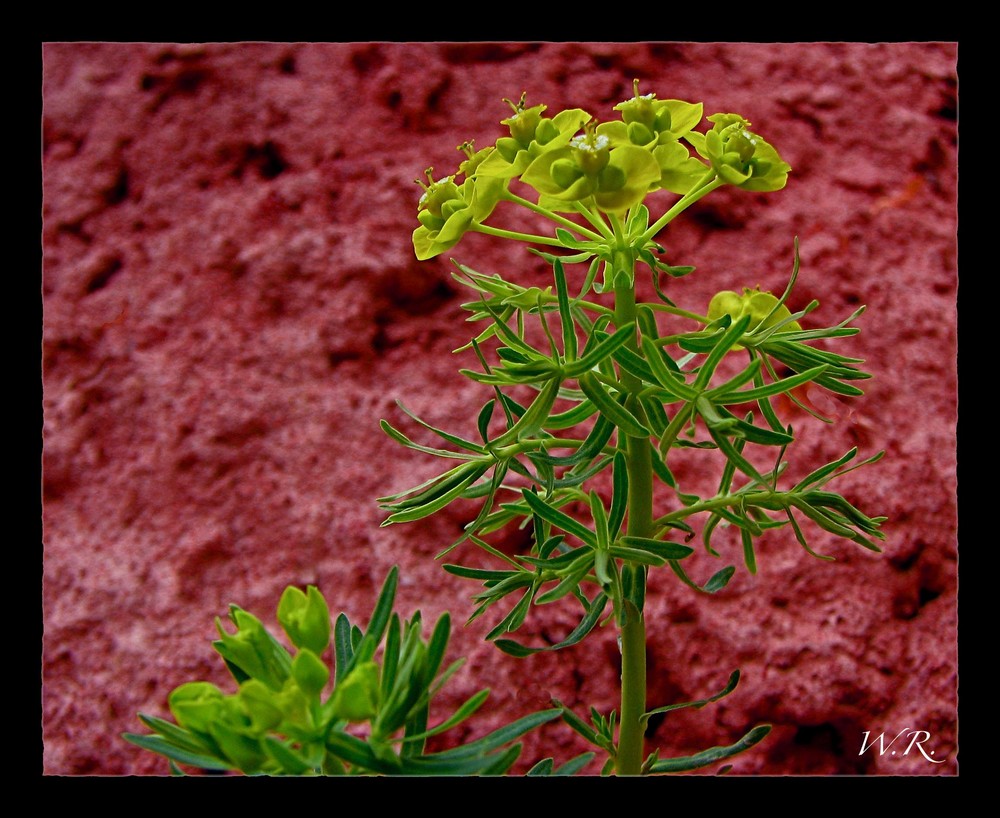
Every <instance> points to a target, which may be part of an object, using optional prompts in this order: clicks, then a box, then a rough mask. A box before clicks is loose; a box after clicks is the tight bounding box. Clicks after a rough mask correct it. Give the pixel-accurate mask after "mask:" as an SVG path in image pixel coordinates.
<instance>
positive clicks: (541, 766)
mask: <svg viewBox="0 0 1000 818" xmlns="http://www.w3.org/2000/svg"><path fill="white" fill-rule="evenodd" d="M554 766H555V763H554V762H553V761H552V759H551V758H543V759H542V760H541V761H539V762H538V763H537V764H536V765H535V766H534V767H532V768H531V769H530V770H528V772H526V773H525V775H527V776H539V775H552V768H553V767H554Z"/></svg>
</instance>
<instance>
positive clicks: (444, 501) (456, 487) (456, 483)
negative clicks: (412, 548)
mask: <svg viewBox="0 0 1000 818" xmlns="http://www.w3.org/2000/svg"><path fill="white" fill-rule="evenodd" d="M465 465H467V466H471V467H472V468H470V469H465V470H463V472H462V474H461V475H459V476H456V477H455V478H453V479H449V480H448V481H447V482H446V483H445V484H443V485H447V486H448V489H447V491H444V492H443V493H441V492H440V491H439V490H440V488H441V487H440V486H439V487H437V488H438V491H435V492H433V493H432V494H431V496H430V499H426V496H425V499H426V502H424V503H423V505H417V506H412V505H407V506H405V507H404V508H403V509H402V510H400V511H397V512H395V513H393V514H390V515H389V516H388V517H387V518H386V519H385V521H384V522H383V523H382V525H383V526H387V525H391V524H393V523H408V522H413V521H414V520H422V519H423V518H424V517H428V516H430V515H431V514H433V513H434V512H435V511H439V510H441V509H442V508H444V507H445V506H447V505H448V504H449V503H451V501H452V500H455V499H456V498H458V497H460V496H461V495H462V493H463V492H464V491H465V489H466V488H468V487H469V485H470V484H472V483H473V482H475V481H476V480H478V479H479V478H480V477H482V476H483V474H484V473H485V472H486V470H487V469H488V468H489V464H488V463H482V462H478V463H477V462H473V463H467V464H465ZM397 507H398V506H397Z"/></svg>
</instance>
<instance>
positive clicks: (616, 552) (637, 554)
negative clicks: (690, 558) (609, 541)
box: [608, 545, 666, 566]
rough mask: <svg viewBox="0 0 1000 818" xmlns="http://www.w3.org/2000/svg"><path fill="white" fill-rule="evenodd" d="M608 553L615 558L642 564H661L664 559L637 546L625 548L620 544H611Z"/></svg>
mask: <svg viewBox="0 0 1000 818" xmlns="http://www.w3.org/2000/svg"><path fill="white" fill-rule="evenodd" d="M608 554H609V555H610V556H612V557H615V558H616V559H620V560H627V561H629V562H638V563H642V564H643V565H657V566H658V565H663V564H664V563H665V562H666V560H665V559H664V558H663V557H661V556H659V555H657V554H653V553H650V552H649V551H646V550H643V549H639V548H626V547H624V546H621V545H612V546H611V547H610V548H609V549H608Z"/></svg>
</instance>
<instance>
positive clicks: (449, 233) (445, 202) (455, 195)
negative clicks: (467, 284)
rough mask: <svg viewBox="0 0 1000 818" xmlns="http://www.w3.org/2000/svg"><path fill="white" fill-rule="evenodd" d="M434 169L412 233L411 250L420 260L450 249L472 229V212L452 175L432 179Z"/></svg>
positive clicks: (429, 176)
mask: <svg viewBox="0 0 1000 818" xmlns="http://www.w3.org/2000/svg"><path fill="white" fill-rule="evenodd" d="M433 172H434V168H428V169H427V170H426V171H425V173H426V174H427V181H428V183H429V184H427V185H424V184H423V182H421V181H420V180H419V179H418V180H417V183H418V184H420V185H423V187H424V193H423V195H422V196H421V197H420V201H419V203H418V204H417V220H418V221H419V222H420V227H418V228H417V229H416V230H414V231H413V249H414V251H415V252H416V254H417V258H418V259H419V260H420V261H425V260H426V259H429V258H433V257H434V256H437V255H440V254H441V253H443V252H445V251H446V250H450V249H451V248H452V247H454V246H455V245H456V244H458V241H459V239H461V238H462V236H463V235H464V234H465V231H466V230H468V229H469V227H471V226H472V222H473V211H472V207H471V203H470V202H469V201H467V200H466V198H465V195H463V193H464V192H468V191H463V190H462V189H461V188H460V187H459V186H458V185H456V184H455V177H454V176H445V177H444V178H443V179H438V180H437V181H435V180H434V178H433V176H432V175H431V174H432V173H433Z"/></svg>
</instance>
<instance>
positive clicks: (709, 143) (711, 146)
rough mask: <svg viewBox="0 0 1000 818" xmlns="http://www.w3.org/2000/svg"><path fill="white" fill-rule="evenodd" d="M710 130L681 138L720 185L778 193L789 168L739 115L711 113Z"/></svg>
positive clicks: (786, 178) (785, 179)
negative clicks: (702, 159)
mask: <svg viewBox="0 0 1000 818" xmlns="http://www.w3.org/2000/svg"><path fill="white" fill-rule="evenodd" d="M708 121H709V122H712V123H714V124H713V127H712V130H710V131H709V132H708V133H705V134H700V133H697V132H695V131H692V132H691V133H689V134H687V135H685V137H684V138H685V139H686V140H687V141H688V142H690V143H691V144H692V145H693V146H694V148H695V150H696V151H698V153H699V154H701V155H702V156H704V157H705V158H706V159H708V160H709V161H710V162H711V163H712V167H713V168H714V169H715V171H716V173H718V174H719V178H721V179H722V180H723V181H724V182H727V183H728V184H731V185H735V186H736V187H740V188H743V189H744V190H753V191H758V192H770V191H774V190H781V189H782V188H783V187H784V186H785V184H786V183H787V182H788V172H789V171H790V170H791V166H790V165H789V164H787V163H786V162H785V161H784V160H783V159H782V158H781V157H780V156H779V155H778V152H777V151H776V150H775V149H774V148H773V147H772V146H771V145H770V144H769V143H768V142H767V141H766V140H765V139H764V138H763V137H762V136H759V135H758V134H756V133H753V132H752V131H750V123H749V122H747V120H745V119H744V118H743V117H742V116H740V115H739V114H712V116H710V117H708Z"/></svg>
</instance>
